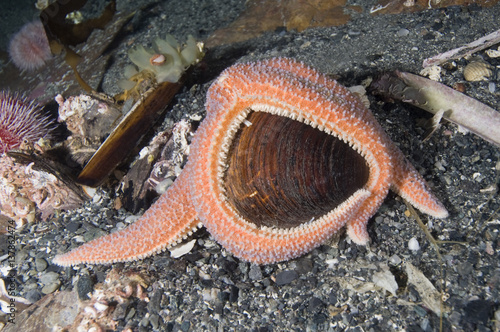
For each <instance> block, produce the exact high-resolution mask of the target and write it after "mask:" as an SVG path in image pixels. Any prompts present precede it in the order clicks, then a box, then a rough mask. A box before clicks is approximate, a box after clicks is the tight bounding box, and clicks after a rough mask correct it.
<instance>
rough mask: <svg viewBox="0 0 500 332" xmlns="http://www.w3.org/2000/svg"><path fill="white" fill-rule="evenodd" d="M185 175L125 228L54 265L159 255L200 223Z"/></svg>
mask: <svg viewBox="0 0 500 332" xmlns="http://www.w3.org/2000/svg"><path fill="white" fill-rule="evenodd" d="M188 174H189V173H188V172H185V173H182V174H181V175H180V176H179V177H178V178H177V180H176V181H175V182H174V184H172V186H171V187H170V188H169V189H168V190H167V192H165V194H164V195H162V196H161V197H160V198H159V199H158V200H157V201H156V202H155V203H154V204H153V205H152V206H151V207H150V208H149V209H148V210H147V211H146V213H144V215H143V216H142V217H141V218H139V220H137V221H136V222H134V223H133V224H132V225H130V226H129V227H127V228H126V229H123V230H120V231H117V232H115V233H112V234H109V235H107V236H103V237H101V238H98V239H95V240H92V241H90V242H88V243H85V244H84V245H82V246H81V247H79V248H76V249H74V250H72V251H70V252H68V253H66V254H63V255H58V256H56V257H55V258H54V259H53V262H54V263H55V264H58V265H62V266H69V265H76V264H80V263H87V264H110V263H115V262H127V261H134V260H138V259H143V258H145V257H148V256H151V255H153V254H156V253H159V252H161V251H163V250H165V249H167V248H168V247H170V246H172V245H175V244H176V243H178V242H179V241H180V240H182V239H183V237H185V236H187V235H189V234H190V233H191V232H192V231H193V230H195V229H197V228H198V226H199V225H198V224H199V221H198V220H197V218H196V213H195V211H194V208H193V206H192V204H191V200H190V199H188V193H187V191H186V190H185V187H184V184H185V181H186V180H187V179H186V177H187V176H188Z"/></svg>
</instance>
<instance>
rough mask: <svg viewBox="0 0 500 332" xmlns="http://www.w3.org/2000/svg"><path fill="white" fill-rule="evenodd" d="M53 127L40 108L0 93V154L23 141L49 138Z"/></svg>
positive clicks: (5, 92)
mask: <svg viewBox="0 0 500 332" xmlns="http://www.w3.org/2000/svg"><path fill="white" fill-rule="evenodd" d="M54 127H55V125H53V123H52V121H51V120H50V119H49V118H48V117H47V116H44V115H43V114H42V112H41V107H40V106H39V105H38V104H37V103H35V102H33V101H29V100H27V99H26V98H24V97H21V96H19V95H17V94H13V93H10V92H8V91H1V92H0V152H1V153H5V152H7V151H9V150H11V149H14V148H18V147H19V146H20V145H21V143H23V142H24V141H30V142H36V141H38V140H39V139H40V138H50V137H51V132H52V131H53V129H54Z"/></svg>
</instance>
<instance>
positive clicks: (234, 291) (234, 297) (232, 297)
mask: <svg viewBox="0 0 500 332" xmlns="http://www.w3.org/2000/svg"><path fill="white" fill-rule="evenodd" d="M239 292H240V289H239V288H238V287H236V286H231V292H230V293H229V302H231V303H235V302H237V301H238V295H239Z"/></svg>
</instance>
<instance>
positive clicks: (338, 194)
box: [223, 112, 369, 228]
mask: <svg viewBox="0 0 500 332" xmlns="http://www.w3.org/2000/svg"><path fill="white" fill-rule="evenodd" d="M245 124H246V125H245ZM227 164H228V165H229V166H228V169H227V171H226V173H225V179H224V181H223V183H225V185H226V188H225V189H226V194H227V199H228V202H229V204H230V205H231V206H232V207H233V208H234V209H235V210H236V211H237V212H238V214H239V215H240V216H241V217H243V218H244V219H246V220H248V221H251V222H253V223H255V224H256V225H257V226H259V227H262V226H267V227H279V228H291V227H296V226H299V225H300V224H302V223H306V222H309V221H311V220H313V219H315V218H319V217H321V216H322V215H324V214H326V213H328V212H330V211H331V210H333V209H334V208H335V207H337V206H338V205H339V204H341V203H342V202H344V201H345V200H346V199H347V198H349V196H351V195H352V194H353V193H354V192H355V191H356V190H358V189H360V188H362V187H363V186H364V185H365V184H366V182H367V181H368V175H369V167H368V164H367V163H366V161H365V160H364V158H363V157H362V156H361V155H360V154H359V153H357V152H356V151H355V150H353V149H352V148H351V147H350V146H349V145H348V144H346V143H345V142H343V141H342V140H340V139H338V138H336V137H334V136H331V135H328V134H327V133H325V132H323V131H321V130H319V129H316V128H313V127H311V126H309V125H306V124H304V123H302V122H299V121H295V120H292V119H290V118H287V117H283V116H278V115H273V114H269V113H264V112H250V114H249V115H248V117H247V121H245V122H244V124H242V127H241V128H240V131H239V132H238V133H237V134H236V137H235V139H234V141H233V144H232V146H231V148H230V151H229V153H228V163H227Z"/></svg>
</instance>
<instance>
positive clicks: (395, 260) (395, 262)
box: [389, 254, 402, 265]
mask: <svg viewBox="0 0 500 332" xmlns="http://www.w3.org/2000/svg"><path fill="white" fill-rule="evenodd" d="M389 261H390V262H391V264H393V265H399V264H401V262H402V260H401V258H399V256H398V255H396V254H394V255H392V256H391V257H390V258H389Z"/></svg>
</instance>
